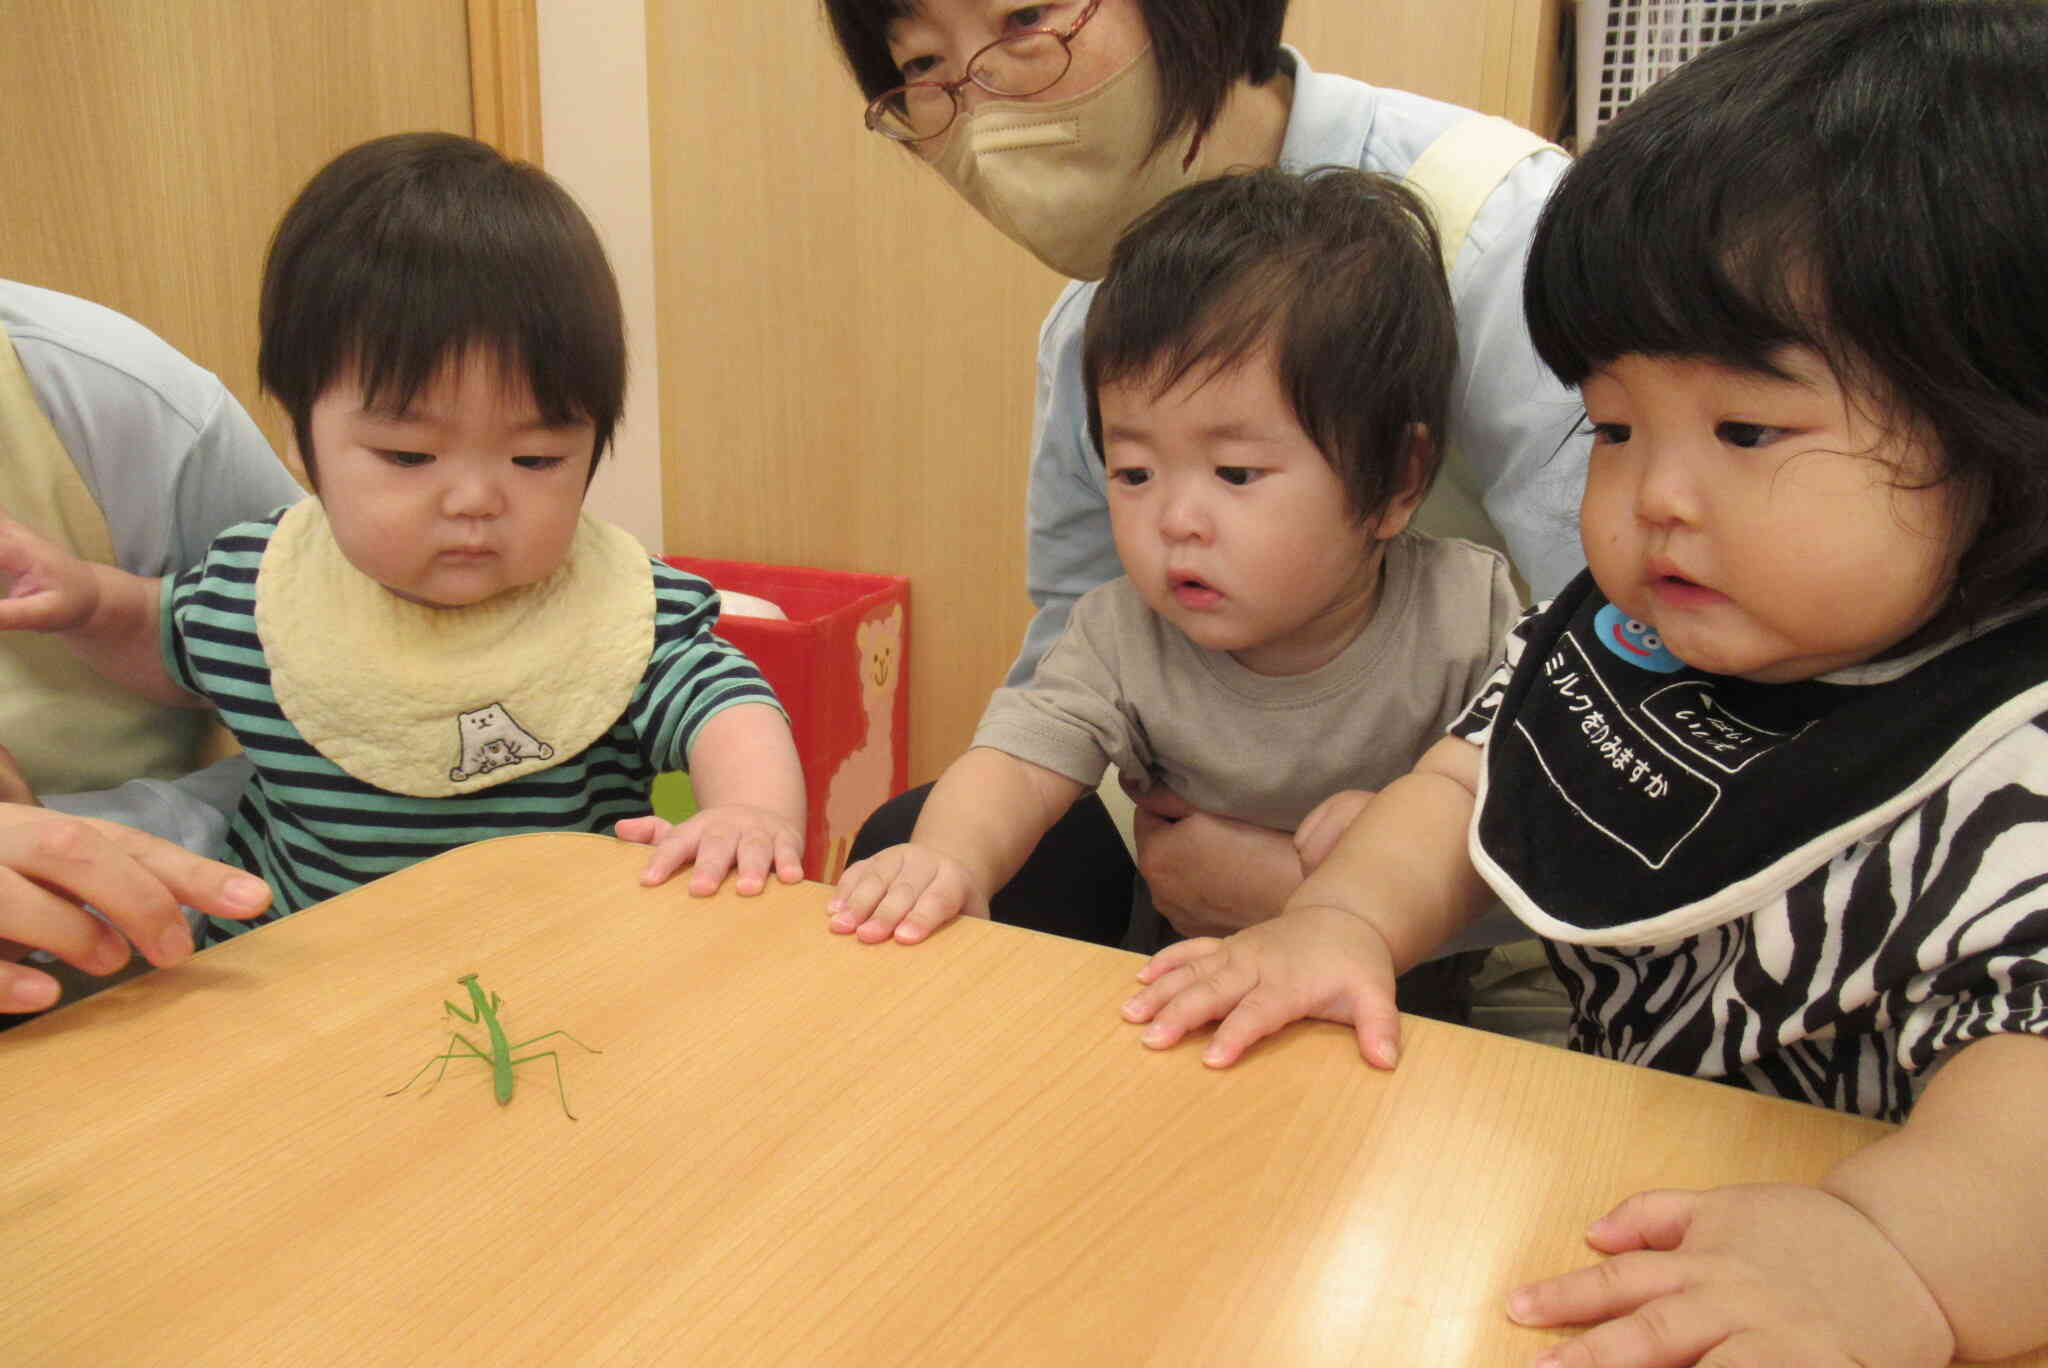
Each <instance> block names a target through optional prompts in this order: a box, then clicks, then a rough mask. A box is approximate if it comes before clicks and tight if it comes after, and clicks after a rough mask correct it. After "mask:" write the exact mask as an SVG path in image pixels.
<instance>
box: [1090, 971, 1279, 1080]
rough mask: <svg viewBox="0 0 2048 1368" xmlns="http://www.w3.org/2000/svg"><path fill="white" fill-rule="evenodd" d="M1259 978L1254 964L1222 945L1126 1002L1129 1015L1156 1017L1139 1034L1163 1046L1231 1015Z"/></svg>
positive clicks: (1146, 1019) (1140, 1019) (1133, 1018)
mask: <svg viewBox="0 0 2048 1368" xmlns="http://www.w3.org/2000/svg"><path fill="white" fill-rule="evenodd" d="M1257 982H1258V978H1257V976H1256V975H1255V974H1254V973H1252V971H1251V970H1250V969H1249V968H1246V967H1245V966H1243V965H1241V964H1239V963H1237V962H1236V961H1235V960H1234V959H1233V958H1232V957H1231V956H1230V955H1229V954H1228V953H1227V952H1226V951H1222V950H1216V951H1213V952H1212V953H1210V954H1208V955H1203V956H1197V957H1193V958H1191V959H1189V960H1186V961H1184V962H1182V963H1178V964H1175V965H1172V966H1170V967H1169V968H1167V970H1166V972H1165V973H1163V974H1161V975H1159V976H1158V977H1156V978H1155V979H1154V980H1153V981H1152V982H1151V983H1150V984H1148V985H1147V986H1146V987H1144V988H1142V989H1140V990H1139V992H1138V993H1137V994H1136V995H1135V996H1134V997H1132V998H1131V999H1130V1001H1128V1002H1126V1003H1125V1004H1124V1009H1123V1013H1124V1019H1125V1020H1126V1021H1134V1022H1150V1023H1151V1024H1150V1025H1149V1026H1147V1027H1146V1028H1145V1031H1144V1033H1143V1034H1142V1035H1141V1036H1139V1039H1140V1040H1141V1041H1143V1042H1144V1043H1145V1044H1146V1045H1148V1046H1150V1047H1151V1048H1152V1049H1155V1050H1163V1049H1166V1048H1167V1047H1168V1046H1171V1045H1176V1044H1178V1043H1179V1042H1180V1040H1181V1038H1182V1037H1183V1036H1185V1035H1187V1033H1188V1032H1189V1031H1192V1030H1194V1029H1195V1028H1197V1027H1199V1026H1205V1025H1207V1024H1208V1023H1210V1022H1212V1021H1221V1020H1222V1019H1223V1018H1225V1017H1226V1016H1228V1015H1230V1013H1231V1012H1232V1010H1233V1009H1235V1008H1236V1007H1237V1005H1238V1004H1239V1003H1240V1002H1242V1001H1243V1000H1244V998H1245V995H1246V994H1248V993H1249V992H1251V990H1252V988H1253V987H1254V986H1255V985H1256V984H1257ZM1245 1043H1247V1044H1248V1043H1250V1042H1249V1041H1247V1042H1245ZM1239 1048H1240V1049H1242V1046H1240V1047H1239ZM1235 1057H1236V1056H1235V1055H1234V1054H1233V1055H1231V1058H1235Z"/></svg>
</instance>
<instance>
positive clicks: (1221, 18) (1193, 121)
mask: <svg viewBox="0 0 2048 1368" xmlns="http://www.w3.org/2000/svg"><path fill="white" fill-rule="evenodd" d="M1132 3H1135V4H1136V5H1137V6H1138V12H1139V14H1140V15H1141V16H1142V17H1143V19H1144V23H1145V32H1146V33H1147V34H1148V35H1149V36H1150V37H1151V39H1152V58H1153V60H1154V61H1155V62H1156V63H1158V67H1159V88H1160V111H1159V124H1158V127H1157V128H1155V129H1154V130H1153V137H1152V146H1153V150H1154V151H1157V150H1158V149H1159V148H1161V147H1164V146H1165V145H1166V143H1167V142H1168V140H1170V139H1171V138H1172V137H1173V136H1174V135H1175V134H1177V133H1179V132H1180V131H1181V130H1182V129H1184V128H1190V127H1192V128H1193V129H1195V130H1196V131H1197V132H1202V133H1206V132H1207V131H1208V129H1209V125H1210V124H1211V123H1213V122H1214V121H1215V119H1216V113H1217V111H1218V110H1220V109H1221V108H1222V107H1223V99H1224V97H1225V96H1226V95H1227V94H1229V92H1230V88H1231V87H1232V86H1234V85H1236V84H1237V83H1238V82H1239V81H1240V80H1249V81H1251V82H1252V84H1254V85H1263V84H1265V83H1266V82H1267V81H1268V80H1271V79H1272V77H1273V75H1274V73H1276V72H1277V71H1279V69H1280V30H1281V28H1282V27H1283V26H1284V24H1285V23H1286V20H1287V0H1132ZM824 5H825V17H826V18H827V19H828V20H830V21H831V24H832V36H833V37H834V38H835V39H836V40H837V41H838V43H839V55H840V56H841V57H842V58H843V59H845V62H846V65H847V69H848V70H850V71H851V72H852V73H853V79H854V80H855V81H856V82H857V83H858V84H859V85H860V90H861V94H862V95H863V96H865V97H866V98H867V99H870V100H872V99H874V98H875V96H877V95H879V94H881V93H882V92H883V91H885V90H888V89H891V88H892V87H895V86H899V85H901V84H903V73H902V72H900V71H898V70H897V69H896V63H895V62H894V61H892V60H890V57H889V28H890V26H891V25H893V24H894V23H896V22H897V21H898V20H900V19H908V18H909V17H910V16H911V15H912V14H914V13H915V12H916V11H917V2H916V0H824ZM1087 34H1088V31H1087V30H1086V29H1083V30H1082V31H1081V37H1079V38H1077V39H1076V40H1075V41H1076V42H1082V43H1085V42H1086V41H1088V37H1087Z"/></svg>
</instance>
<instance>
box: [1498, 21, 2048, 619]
mask: <svg viewBox="0 0 2048 1368" xmlns="http://www.w3.org/2000/svg"><path fill="white" fill-rule="evenodd" d="M2044 167H2048V5H2042V4H2039V3H2033V2H2032V0H1817V2H1816V3H1814V4H1811V5H1808V6H1804V7H1802V8H1799V9H1795V10H1791V11H1789V12H1787V13H1786V14H1784V15H1781V16H1780V17H1778V18H1776V19H1773V20H1769V21H1767V22H1765V23H1763V24H1760V25H1757V26H1756V27H1754V28H1750V29H1747V30H1745V31H1743V32H1742V33H1740V34H1738V35H1736V36H1735V37H1733V38H1731V39H1729V40H1728V41H1726V42H1724V43H1722V44H1720V45H1718V46H1716V47H1714V48H1711V49H1709V50H1708V51H1707V52H1705V53H1704V54H1702V55H1701V56H1700V57H1698V58H1696V59H1695V60H1694V61H1692V62H1691V63H1689V64H1687V65H1686V66H1684V67H1682V68H1681V69H1680V70H1679V71H1677V72H1676V73H1675V74H1673V75H1672V76H1670V77H1669V78H1667V79H1665V80H1663V81H1661V82H1659V83H1658V84H1657V85H1655V86H1653V87H1651V89H1650V90H1649V91H1647V92H1646V93H1645V94H1644V95H1643V96H1642V97H1641V98H1640V99H1638V100H1637V101H1635V102H1634V103H1633V104H1631V105H1630V106H1629V107H1628V108H1627V109H1626V110H1624V111H1623V112H1622V114H1621V115H1620V116H1619V117H1618V118H1616V119H1615V121H1614V122H1613V123H1612V124H1611V125H1610V126H1609V127H1608V128H1606V129H1605V130H1603V131H1602V132H1601V133H1600V135H1599V137H1598V139H1597V140H1595V141H1594V143H1593V144H1592V146H1591V147H1590V148H1589V149H1588V150H1587V152H1586V155H1585V156H1584V157H1582V158H1581V159H1580V160H1579V161H1577V162H1576V163H1575V164H1573V166H1572V167H1571V168H1570V169H1569V170H1568V171H1567V172H1566V173H1565V175H1564V178H1563V179H1562V180H1561V181H1560V183H1559V184H1558V186H1557V188H1556V190H1555V191H1554V192H1553V194H1552V196H1551V198H1550V201H1549V203H1548V205H1547V206H1546V208H1545V209H1544V211H1543V215H1542V218H1541V220H1540V222H1539V223H1538V226H1537V229H1536V234H1535V238H1534V241H1533V243H1532V245H1531V249H1530V256H1529V267H1528V274H1527V276H1526V278H1525V281H1524V287H1523V304H1524V308H1525V311H1526V313H1527V315H1528V321H1529V332H1530V336H1531V337H1532V338H1533V339H1534V341H1535V344H1536V349H1537V352H1538V353H1539V354H1540V355H1541V356H1542V358H1543V360H1544V362H1545V363H1546V364H1547V365H1548V366H1549V367H1550V368H1551V370H1553V371H1555V372H1556V373H1557V375H1558V377H1559V378H1560V379H1561V380H1563V381H1564V382H1565V383H1567V384H1573V385H1576V384H1578V383H1580V382H1581V381H1583V380H1584V379H1585V378H1586V376H1587V375H1588V374H1589V373H1590V372H1591V371H1592V370H1593V369H1594V368H1595V367H1596V366H1598V365H1601V364H1604V363H1606V362H1608V361H1611V360H1614V359H1615V358H1617V357H1620V356H1624V355H1629V354H1639V355H1648V356H1698V357H1706V358H1711V359H1713V360H1716V361H1718V362H1721V363H1722V364H1725V365H1730V366H1734V367H1737V368H1740V369H1747V370H1751V371H1754V372H1757V373H1761V374H1772V375H1775V374H1778V369H1777V367H1776V366H1775V365H1774V363H1773V360H1772V358H1773V355H1774V354H1775V353H1777V352H1778V351H1779V350H1780V349H1781V348H1783V347H1786V346H1803V347H1808V348H1811V349H1812V350H1814V351H1816V352H1818V353H1819V354H1820V355H1822V356H1823V357H1825V358H1826V359H1827V361H1828V364H1829V365H1830V366H1831V367H1832V368H1833V370H1834V371H1835V374H1836V376H1837V377H1838V379H1839V380H1840V382H1841V384H1842V386H1843V388H1844V389H1845V390H1847V391H1848V392H1849V393H1850V394H1851V395H1853V396H1854V397H1855V398H1856V400H1857V401H1858V402H1859V403H1860V404H1862V405H1864V406H1866V407H1868V408H1869V409H1870V410H1871V411H1872V412H1873V413H1874V414H1875V415H1876V416H1878V417H1879V418H1880V419H1882V420H1883V421H1884V422H1886V423H1887V425H1889V426H1891V427H1892V428H1893V429H1894V430H1903V429H1914V430H1920V431H1925V432H1928V433H1931V434H1932V436H1933V437H1934V439H1935V441H1936V443H1937V444H1938V446H1939V451H1938V452H1937V453H1936V457H1937V459H1938V460H1939V462H1940V467H1939V469H1938V470H1937V473H1936V476H1935V478H1936V479H1937V480H1941V481H1953V482H1954V483H1955V485H1956V492H1957V494H1958V496H1959V497H1958V498H1957V500H1956V503H1957V507H1958V508H1959V510H1961V515H1962V516H1961V518H1960V519H1959V521H1960V522H1961V524H1962V525H1961V526H1959V527H1958V528H1957V529H1956V530H1955V535H1956V537H1957V538H1958V541H1959V543H1960V544H1963V549H1962V552H1961V555H1960V559H1959V561H1958V565H1957V569H1956V582H1955V586H1954V590H1953V592H1952V594H1951V596H1950V599H1949V602H1948V604H1947V605H1946V606H1945V607H1944V609H1943V610H1942V611H1941V612H1940V613H1939V614H1937V616H1936V618H1935V619H1934V620H1933V621H1932V622H1930V623H1929V624H1928V625H1927V627H1925V628H1923V629H1922V630H1921V631H1920V632H1918V633H1916V634H1915V636H1914V638H1913V640H1912V642H1910V643H1908V644H1909V645H1912V644H1921V643H1925V642H1927V641H1930V640H1933V639H1937V638H1938V637H1939V636H1941V635H1946V634H1947V633H1949V632H1952V631H1955V630H1957V629H1958V628H1961V627H1965V626H1968V625H1970V624H1971V623H1973V622H1979V621H1982V620H1984V619H1985V618H1987V617H1990V616H1993V615H1996V614H1998V613H2000V612H2003V611H2005V610H2007V609H2009V608H2012V607H2016V606H2018V605H2019V604H2021V603H2024V602H2025V601H2027V600H2029V599H2032V598H2035V597H2037V596H2039V595H2041V594H2043V593H2044V592H2048V179H2044V177H2043V168H2044Z"/></svg>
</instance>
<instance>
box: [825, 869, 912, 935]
mask: <svg viewBox="0 0 2048 1368" xmlns="http://www.w3.org/2000/svg"><path fill="white" fill-rule="evenodd" d="M901 863H902V857H901V856H900V855H898V854H897V853H896V852H895V850H894V849H893V848H892V849H890V850H884V851H881V852H879V853H877V854H875V855H872V856H870V857H868V858H867V859H865V860H856V861H855V862H854V863H852V864H850V865H848V866H847V867H846V868H845V869H843V870H841V871H840V874H839V885H838V887H837V888H835V889H834V890H833V891H832V900H831V901H830V902H828V903H826V904H825V913H826V921H825V924H826V925H827V926H828V927H830V928H831V929H832V930H833V931H835V932H837V933H839V934H840V935H842V936H846V935H851V934H853V929H854V928H855V927H857V926H859V925H860V924H861V923H862V922H864V921H866V920H867V919H868V914H869V913H870V912H873V911H874V910H875V905H876V904H877V903H879V902H881V900H882V895H883V894H885V893H887V892H888V891H889V884H890V882H891V881H892V880H893V879H894V878H895V877H896V870H897V869H898V867H900V865H901Z"/></svg>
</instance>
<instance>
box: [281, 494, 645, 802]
mask: <svg viewBox="0 0 2048 1368" xmlns="http://www.w3.org/2000/svg"><path fill="white" fill-rule="evenodd" d="M256 634H257V636H258V638H259V639H261V641H262V643H263V651H264V655H265V657H266V658H267V659H268V661H269V665H270V671H271V686H272V688H273V689H274V690H275V692H276V694H277V704H278V707H279V708H281V709H283V711H284V715H285V716H286V717H287V718H288V719H290V721H291V723H292V725H293V726H295V727H297V728H298V729H299V731H300V733H301V734H302V735H304V736H305V738H306V740H307V741H308V742H309V743H310V744H311V745H312V746H313V747H314V749H316V750H318V751H319V752H320V754H322V755H324V756H326V757H327V758H328V759H329V760H332V761H333V762H334V763H335V764H337V765H339V766H341V768H342V769H344V770H346V771H347V772H348V773H349V774H350V775H351V776H353V777H354V778H357V779H360V780H362V781H363V782H364V783H366V784H374V785H375V786H376V787H378V788H381V789H384V790H387V791H388V792H392V793H402V794H407V795H409V796H411V797H415V798H444V797H448V796H450V795H452V794H458V793H472V792H476V791H478V790H481V789H487V788H490V787H492V786H494V785H497V784H502V783H504V782H506V781H507V780H510V779H523V778H525V777H527V776H528V775H531V774H537V773H539V772H540V771H542V770H545V769H547V768H549V767H550V766H551V765H554V764H557V763H559V762H560V761H563V760H567V759H569V758H570V757H571V756H574V755H577V754H580V753H581V752H582V751H583V750H585V749H586V748H587V747H588V746H590V744H591V743H592V742H594V741H596V740H597V739H598V738H599V737H601V736H603V735H604V734H605V733H606V732H607V731H609V730H611V728H612V725H613V724H614V723H616V722H617V721H618V720H619V716H620V714H621V713H623V712H625V710H626V705H627V704H628V703H630V702H631V701H632V699H633V693H634V691H635V690H636V689H638V688H639V687H640V681H641V678H642V677H643V676H644V675H645V674H646V672H647V662H648V660H649V658H650V657H651V655H652V654H653V650H654V573H653V570H652V568H651V567H650V565H649V564H648V558H647V552H646V551H645V550H643V549H642V548H641V546H640V544H639V543H638V542H637V541H635V540H634V539H633V538H632V537H631V536H629V535H628V534H627V533H625V532H623V531H621V530H620V529H618V528H616V527H612V526H611V525H609V524H607V523H602V522H599V521H597V520H596V519H595V518H592V517H590V516H588V515H585V516H584V518H583V520H582V522H581V523H580V524H579V525H578V526H577V529H576V536H575V539H574V540H573V541H572V542H571V544H570V548H569V555H568V558H567V559H566V560H565V561H564V562H563V563H562V566H561V568H560V569H558V570H556V571H555V572H554V573H553V574H552V575H550V576H548V577H547V578H546V579H544V580H541V581H540V582H538V583H536V584H530V585H527V586H525V587H524V588H520V589H514V590H511V591H509V592H507V593H503V594H500V595H498V596H497V597H496V598H493V599H490V600H488V601H486V602H484V603H479V604H476V605H473V606H471V607H467V608H434V607H429V606H427V605H425V604H419V603H410V602H408V601H406V600H405V599H402V598H400V597H398V595H396V594H394V593H392V592H391V591H390V590H389V589H386V588H385V587H384V586H383V585H381V584H378V583H377V582H376V581H375V580H373V579H371V578H370V577H369V576H368V575H365V574H364V573H363V572H362V571H360V570H358V569H356V568H355V566H353V565H351V564H349V562H348V560H347V558H346V557H344V556H343V555H342V554H341V548H340V547H339V546H338V545H336V543H335V540H334V536H333V534H332V533H331V532H330V531H329V529H328V525H327V514H326V511H325V510H324V509H322V508H321V507H320V501H319V500H318V499H307V500H305V501H303V502H301V503H299V504H295V505H294V506H293V507H292V508H291V510H290V511H289V512H287V513H286V514H285V515H284V517H283V518H282V519H280V520H279V522H278V525H277V532H276V534H275V535H273V536H272V537H271V540H270V545H269V547H268V549H266V550H265V552H264V554H263V563H262V566H261V568H260V569H259V570H258V571H257V574H256Z"/></svg>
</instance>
